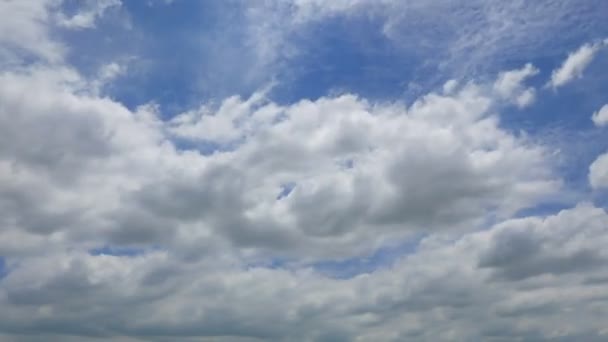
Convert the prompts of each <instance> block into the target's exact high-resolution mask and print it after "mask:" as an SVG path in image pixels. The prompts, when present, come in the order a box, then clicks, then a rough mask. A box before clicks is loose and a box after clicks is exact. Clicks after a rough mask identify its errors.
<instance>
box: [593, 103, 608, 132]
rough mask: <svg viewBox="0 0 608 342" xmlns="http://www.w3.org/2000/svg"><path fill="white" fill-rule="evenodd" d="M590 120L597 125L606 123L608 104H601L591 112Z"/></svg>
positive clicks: (607, 121) (607, 122)
mask: <svg viewBox="0 0 608 342" xmlns="http://www.w3.org/2000/svg"><path fill="white" fill-rule="evenodd" d="M591 120H592V121H593V123H594V124H595V125H596V126H598V127H601V126H605V125H608V104H606V105H603V106H602V108H600V110H598V111H597V112H595V113H593V116H592V117H591Z"/></svg>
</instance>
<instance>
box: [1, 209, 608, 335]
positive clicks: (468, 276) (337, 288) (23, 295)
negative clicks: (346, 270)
mask: <svg viewBox="0 0 608 342" xmlns="http://www.w3.org/2000/svg"><path fill="white" fill-rule="evenodd" d="M606 219H608V215H607V214H606V212H605V211H604V210H602V209H599V208H595V207H593V206H591V205H588V204H584V205H580V206H578V207H576V208H573V209H570V210H565V211H563V212H560V213H559V214H557V215H554V216H549V217H546V218H543V217H529V218H523V219H515V220H508V221H505V222H503V223H501V224H499V225H497V226H495V227H492V228H491V229H489V230H486V231H483V232H477V233H470V234H465V235H464V236H462V237H460V238H457V239H455V240H454V239H452V238H449V237H447V236H443V235H442V234H432V235H430V236H428V237H427V238H425V239H424V240H423V241H422V242H421V243H420V246H419V249H418V251H417V252H416V254H414V255H411V256H407V257H403V258H401V259H400V260H398V261H397V262H396V263H395V265H394V266H392V267H391V268H389V269H385V270H378V271H376V272H374V273H371V274H363V275H359V276H356V277H354V278H350V279H334V278H327V277H325V276H322V275H320V274H318V273H317V272H315V271H314V270H312V269H306V268H304V269H299V270H285V269H269V268H263V267H253V268H249V269H242V268H239V267H235V266H230V263H229V262H228V261H223V262H222V261H218V260H217V259H216V260H215V261H214V262H205V261H203V260H201V261H198V262H195V263H183V262H181V261H180V260H178V259H175V257H174V256H172V255H171V254H168V253H166V252H162V251H158V252H150V253H148V254H145V255H141V256H134V257H124V256H123V257H120V256H107V255H106V256H91V255H89V254H84V253H78V252H70V253H61V254H56V255H53V256H52V257H46V258H29V259H27V260H25V261H24V262H22V263H20V265H19V267H17V268H15V269H14V270H13V271H12V272H11V273H10V274H9V275H8V276H7V277H6V278H5V279H4V280H3V281H2V287H1V289H0V291H1V293H2V297H0V298H1V299H0V300H1V301H2V304H3V305H2V309H1V310H0V317H2V325H1V326H2V327H4V328H6V327H10V329H11V331H13V332H16V333H30V334H34V333H35V334H40V335H42V334H49V333H51V332H52V333H54V334H76V335H80V336H83V337H82V338H86V337H103V338H105V339H112V338H115V339H116V340H121V338H120V337H119V336H131V337H140V338H144V339H145V338H148V337H152V336H166V337H167V338H171V339H180V338H187V337H196V338H197V339H199V340H200V339H202V340H205V338H209V339H214V340H227V341H232V340H238V338H239V337H242V338H251V339H254V340H255V339H260V340H280V341H282V340H285V341H288V340H311V341H324V340H336V339H338V340H362V341H363V340H383V341H391V340H403V339H408V340H413V341H418V340H420V341H424V340H429V339H432V340H438V341H443V340H446V341H447V340H453V339H455V338H457V339H461V340H475V339H484V338H494V339H506V340H509V339H529V340H537V341H544V340H547V341H549V340H554V338H555V336H556V334H559V336H560V338H561V339H563V340H564V341H575V340H577V338H579V337H580V336H589V337H590V338H593V339H595V340H598V341H599V340H601V338H602V336H603V335H604V334H605V333H604V332H603V324H604V322H605V321H604V319H603V313H605V312H606V310H608V307H607V306H606V305H605V304H604V303H603V301H602V300H601V299H602V298H604V297H605V296H606V294H607V293H606V287H605V286H604V285H605V281H606V280H605V279H608V277H607V276H608V274H607V273H606V271H607V270H606V268H605V264H606V257H607V255H605V253H603V252H601V251H602V250H603V248H602V246H603V245H605V243H606V242H607V241H605V240H606V238H607V237H608V234H607V232H606V226H605V224H604V223H605V222H606ZM581 255H584V257H581ZM586 255H589V256H586ZM586 258H592V260H594V262H593V263H591V264H588V263H585V262H584V260H586ZM547 265H553V266H551V267H547ZM505 280H506V281H505ZM514 282H515V284H514ZM118 308H120V309H118ZM480 320H482V321H483V324H479V322H480ZM268 322H273V324H268ZM51 340H52V338H51ZM245 340H246V339H245Z"/></svg>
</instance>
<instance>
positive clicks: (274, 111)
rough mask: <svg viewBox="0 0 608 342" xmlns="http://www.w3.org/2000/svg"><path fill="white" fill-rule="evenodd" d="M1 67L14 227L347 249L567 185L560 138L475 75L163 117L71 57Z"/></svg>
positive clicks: (290, 249) (78, 237)
mask: <svg viewBox="0 0 608 342" xmlns="http://www.w3.org/2000/svg"><path fill="white" fill-rule="evenodd" d="M0 80H1V81H2V84H3V85H5V86H4V87H0V98H1V99H2V101H3V103H5V107H4V108H3V111H2V112H1V113H0V117H1V118H2V122H3V125H2V127H3V134H2V136H3V143H2V146H3V147H2V149H0V152H1V154H0V156H1V157H2V160H3V163H4V165H5V167H4V170H5V175H4V177H6V178H5V179H9V178H12V179H14V180H19V182H18V183H15V182H12V183H13V184H16V185H15V186H13V187H7V188H6V190H5V191H7V192H8V193H10V194H11V196H9V197H6V203H5V205H4V208H5V210H4V211H5V214H6V215H5V217H6V219H7V220H9V221H10V222H13V225H14V226H13V229H10V230H9V232H10V234H14V231H25V232H31V233H32V234H39V233H41V232H42V231H47V232H57V233H61V234H59V235H58V236H61V239H62V241H66V242H67V241H84V242H86V243H87V244H91V243H93V242H95V241H99V239H101V240H103V242H102V244H105V243H106V242H109V243H114V244H119V245H130V244H154V245H167V246H180V248H183V249H184V250H188V249H189V248H193V250H194V249H195V246H196V244H197V243H198V242H202V240H204V239H207V238H208V236H209V234H211V235H213V236H215V237H217V238H221V239H225V240H226V241H228V242H230V243H232V244H235V245H237V246H240V247H243V248H249V249H251V250H252V251H256V252H258V253H261V254H263V255H277V256H284V257H288V258H290V257H303V258H310V259H319V258H324V257H330V256H331V257H347V256H353V255H357V254H359V253H363V252H370V251H371V249H373V248H375V247H374V246H379V245H381V244H382V243H383V241H388V240H390V239H393V238H398V239H399V238H404V237H406V236H407V235H409V234H412V233H416V232H420V231H434V230H451V229H455V230H466V229H470V228H472V227H477V226H478V225H480V224H481V223H483V222H484V221H485V220H486V219H488V218H489V217H490V216H492V217H508V216H509V215H511V214H512V213H514V212H516V211H517V210H519V209H521V208H525V207H527V206H530V205H534V203H535V202H536V201H538V200H541V199H542V198H544V197H546V196H548V195H550V194H553V193H555V192H556V191H558V190H559V187H560V181H559V180H558V179H556V178H555V177H554V175H553V173H552V170H551V160H550V154H551V153H550V151H548V150H546V149H545V148H543V147H541V146H536V145H534V144H533V143H532V142H530V141H527V140H526V139H525V138H518V137H515V136H513V135H511V134H510V133H508V132H506V131H504V130H502V129H501V128H500V127H499V126H498V121H497V118H496V117H495V116H493V115H492V114H491V113H490V108H491V106H492V103H493V101H494V99H493V97H492V94H491V93H486V92H485V91H484V87H479V86H475V85H468V86H465V87H463V88H462V89H460V90H459V91H458V92H456V93H454V94H453V95H438V94H434V93H431V94H428V95H427V96H425V97H423V98H421V99H419V100H418V101H416V102H414V103H413V104H412V105H411V106H409V107H406V106H404V105H403V104H400V103H388V104H372V103H369V102H367V101H365V100H363V99H359V98H357V97H355V96H352V95H343V96H338V97H328V98H321V99H319V100H316V101H299V102H297V103H294V104H289V105H278V104H276V103H273V102H271V101H268V100H264V96H263V93H259V94H256V95H254V96H253V97H252V98H250V99H248V100H241V99H240V98H238V97H231V98H228V99H226V100H225V101H223V102H222V104H221V105H220V106H219V108H218V109H217V110H216V111H213V110H212V109H204V110H202V113H201V110H199V111H193V112H186V113H184V114H182V115H178V116H177V117H175V118H174V119H172V120H170V121H167V122H163V121H161V120H160V119H158V117H159V114H158V113H157V112H156V109H155V108H154V107H151V106H147V107H141V108H139V109H138V110H136V111H130V110H128V109H127V108H125V107H124V106H122V105H121V104H120V103H116V102H113V101H112V100H110V99H107V98H98V97H95V96H94V95H86V94H90V93H91V92H90V91H87V90H86V89H89V88H91V87H93V88H94V87H95V83H94V82H93V83H88V82H87V80H84V79H82V78H81V77H79V76H78V74H75V73H74V71H73V70H70V69H62V70H60V71H55V70H53V71H51V70H48V69H44V68H42V69H35V68H34V69H32V70H29V71H27V72H23V73H5V74H4V75H3V76H2V77H1V78H0ZM9 85H10V86H9ZM29 92H35V93H36V97H32V98H27V97H23V96H22V94H28V93H29ZM78 93H82V94H85V95H78ZM92 94H95V93H94V92H93V93H92ZM209 108H213V107H209ZM205 111H207V112H206V113H205ZM14 115H17V116H16V117H15V116H14ZM47 127H57V128H56V129H55V130H54V131H53V132H48V133H46V131H45V130H46V129H47ZM220 128H221V129H220ZM421 132H424V134H423V133H421ZM26 137H29V138H26ZM25 139H27V140H25ZM37 139H39V140H37ZM178 146H181V148H178ZM208 147H211V151H209V152H211V153H209V154H208V155H202V154H201V153H200V152H199V149H200V150H203V151H204V150H205V149H206V148H208ZM286 183H290V184H293V189H292V191H291V192H290V193H289V194H288V195H287V196H284V197H282V198H280V199H277V197H278V195H279V194H280V193H281V192H282V191H283V190H282V186H283V185H284V184H286ZM99 184H104V186H103V187H102V188H99ZM192 184H198V185H197V186H195V187H193V186H192ZM34 189H36V190H34ZM35 194H36V195H35ZM55 197H57V198H56V199H54V198H55ZM19 208H21V209H19ZM53 222H55V223H53ZM83 225H84V226H87V227H89V228H88V230H87V232H83V231H80V230H79V229H78V227H80V226H83ZM7 233H8V232H7ZM196 236H200V238H196ZM370 241H373V243H371V244H369V242H370ZM330 246H331V248H330ZM6 253H8V252H6Z"/></svg>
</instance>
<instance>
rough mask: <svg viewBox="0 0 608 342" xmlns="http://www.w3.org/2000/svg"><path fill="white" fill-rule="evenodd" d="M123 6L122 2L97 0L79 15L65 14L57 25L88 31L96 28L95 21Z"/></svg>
mask: <svg viewBox="0 0 608 342" xmlns="http://www.w3.org/2000/svg"><path fill="white" fill-rule="evenodd" d="M121 4H122V2H121V0H97V1H94V2H89V3H88V6H86V8H83V9H82V10H80V11H79V12H78V13H76V14H74V15H72V16H70V17H66V16H65V15H64V14H63V13H59V15H58V16H57V24H58V25H59V26H61V27H65V28H68V29H87V28H92V27H94V26H95V21H96V20H97V19H98V18H100V17H102V16H103V15H104V13H105V12H106V11H107V10H108V9H110V8H112V7H117V6H120V5H121Z"/></svg>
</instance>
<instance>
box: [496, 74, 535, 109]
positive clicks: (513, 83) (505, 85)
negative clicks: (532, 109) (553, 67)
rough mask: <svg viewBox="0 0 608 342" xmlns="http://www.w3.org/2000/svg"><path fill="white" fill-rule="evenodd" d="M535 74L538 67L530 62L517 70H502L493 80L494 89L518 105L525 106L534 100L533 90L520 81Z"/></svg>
mask: <svg viewBox="0 0 608 342" xmlns="http://www.w3.org/2000/svg"><path fill="white" fill-rule="evenodd" d="M536 74H538V69H536V68H535V67H534V66H533V65H532V64H526V65H525V66H524V67H523V68H521V69H519V70H511V71H507V72H503V73H501V74H500V75H499V76H498V79H497V80H496V82H494V91H495V92H496V93H497V94H498V95H499V96H500V97H502V98H504V99H505V100H508V101H511V102H513V103H515V104H516V105H517V106H518V107H520V108H523V107H526V106H528V105H530V104H531V103H532V102H533V101H534V96H535V90H534V88H531V87H529V88H525V87H524V86H523V84H522V83H523V82H524V81H525V80H526V79H527V78H529V77H532V76H534V75H536Z"/></svg>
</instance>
